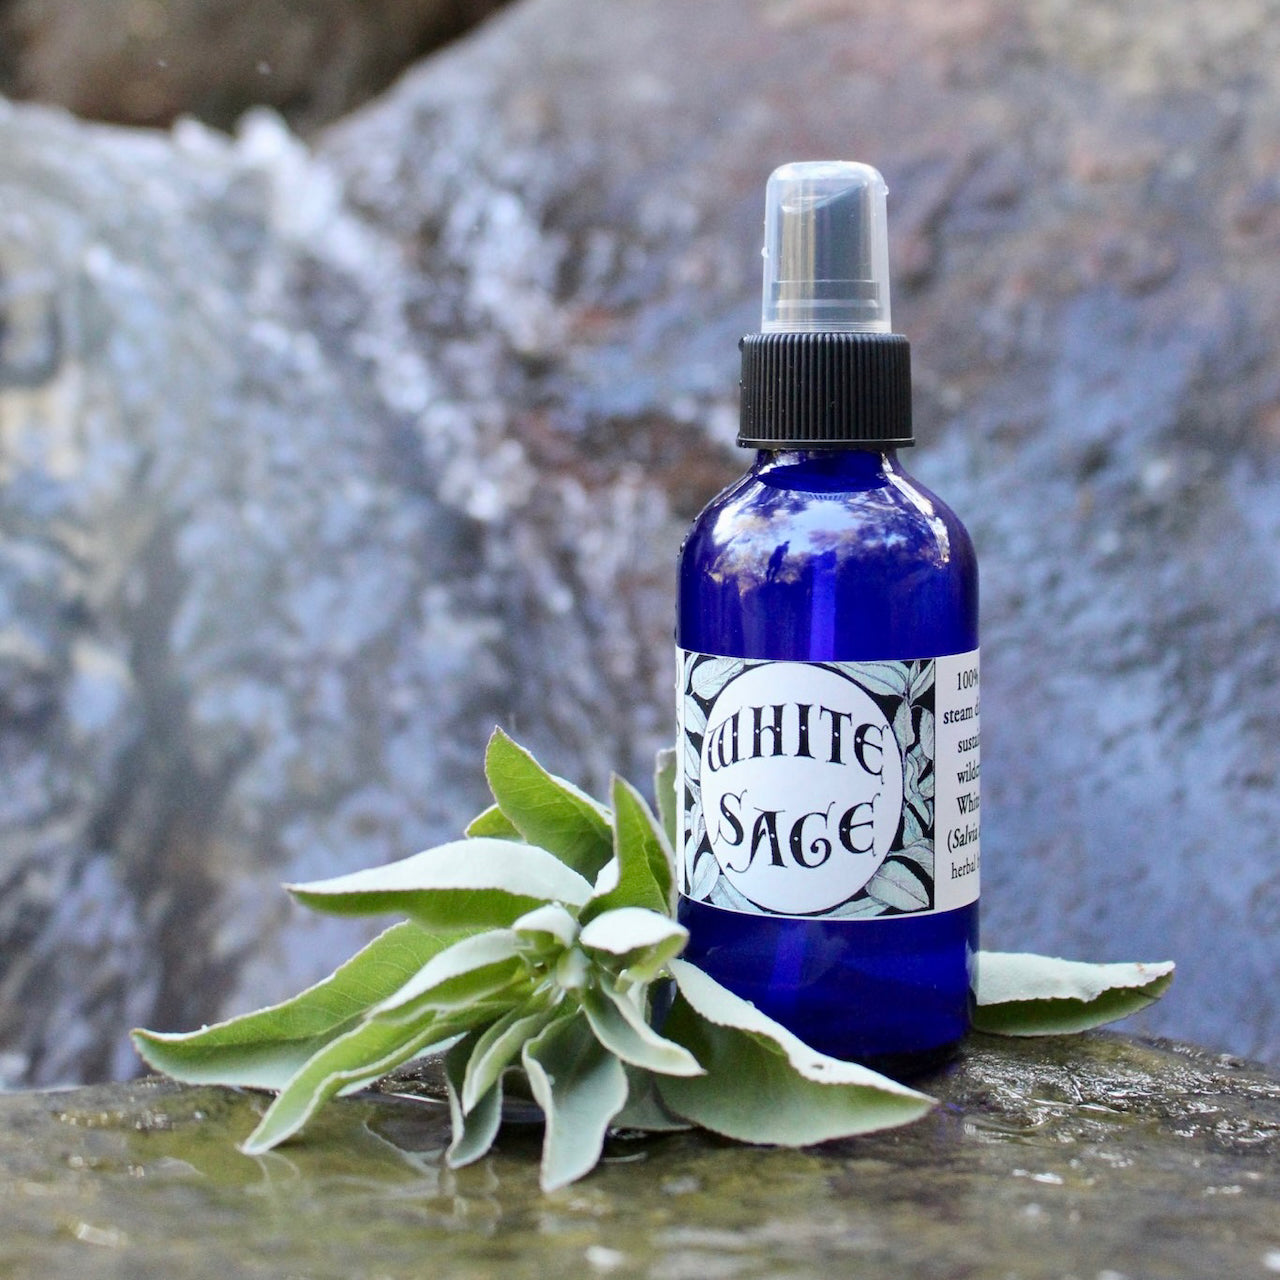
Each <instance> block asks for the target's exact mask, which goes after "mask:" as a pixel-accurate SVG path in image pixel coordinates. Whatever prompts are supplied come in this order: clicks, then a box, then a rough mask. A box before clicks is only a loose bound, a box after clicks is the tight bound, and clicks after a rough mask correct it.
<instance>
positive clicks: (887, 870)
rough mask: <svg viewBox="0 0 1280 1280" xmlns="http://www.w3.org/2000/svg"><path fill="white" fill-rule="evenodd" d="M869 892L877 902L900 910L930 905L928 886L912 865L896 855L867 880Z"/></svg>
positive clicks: (917, 908)
mask: <svg viewBox="0 0 1280 1280" xmlns="http://www.w3.org/2000/svg"><path fill="white" fill-rule="evenodd" d="M867 892H868V893H869V894H870V895H871V896H872V897H873V898H874V899H875V900H876V901H877V902H882V903H884V905H885V906H886V907H894V908H896V909H897V910H899V911H920V910H922V909H923V908H925V907H927V906H928V905H929V889H928V886H927V885H926V884H925V883H924V882H923V881H922V880H921V879H920V876H919V875H918V874H917V873H916V871H915V870H914V869H913V868H912V867H910V866H908V865H906V864H905V863H903V862H899V861H898V860H897V858H896V857H889V858H886V859H885V860H884V862H882V863H881V864H880V870H879V871H877V872H876V873H875V875H873V876H872V877H871V879H870V880H868V881H867Z"/></svg>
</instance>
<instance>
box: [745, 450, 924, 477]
mask: <svg viewBox="0 0 1280 1280" xmlns="http://www.w3.org/2000/svg"><path fill="white" fill-rule="evenodd" d="M751 470H752V472H753V474H755V475H758V476H762V477H763V476H768V475H770V474H773V473H777V472H781V471H792V470H794V471H798V472H804V473H805V474H806V475H810V476H813V477H815V478H817V477H821V476H830V477H831V478H832V479H834V480H840V481H845V482H854V483H857V482H858V481H866V482H874V481H876V480H878V479H883V478H884V477H885V476H887V475H900V474H902V466H901V464H900V463H899V461H898V451H897V449H879V448H876V447H874V446H870V445H869V446H851V447H846V448H843V449H757V450H756V457H755V462H754V463H753V464H752V466H751Z"/></svg>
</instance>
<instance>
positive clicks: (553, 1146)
mask: <svg viewBox="0 0 1280 1280" xmlns="http://www.w3.org/2000/svg"><path fill="white" fill-rule="evenodd" d="M521 1056H522V1061H523V1062H524V1068H525V1072H526V1074H527V1075H528V1077H529V1086H530V1088H531V1089H532V1090H533V1096H534V1099H535V1100H536V1101H537V1103H538V1105H539V1106H540V1107H541V1108H542V1112H543V1115H544V1116H545V1117H546V1122H547V1130H546V1135H545V1137H544V1138H543V1141H542V1189H543V1190H544V1191H554V1190H555V1189H556V1188H557V1187H563V1186H565V1185H566V1184H568V1183H570V1182H573V1181H574V1180H575V1179H577V1178H581V1177H582V1175H583V1174H585V1173H590V1171H591V1170H592V1169H593V1168H594V1167H595V1164H596V1161H597V1160H599V1159H600V1152H601V1150H602V1149H603V1147H604V1139H605V1134H606V1133H607V1132H608V1129H609V1124H610V1121H612V1120H613V1118H614V1116H616V1115H617V1114H618V1112H619V1111H621V1110H622V1108H623V1107H624V1106H625V1105H626V1101H627V1075H626V1072H625V1071H624V1070H623V1069H622V1063H621V1062H619V1061H618V1059H617V1058H615V1057H614V1056H613V1054H612V1053H610V1052H609V1051H608V1050H607V1049H606V1048H605V1047H604V1046H603V1045H602V1044H601V1043H600V1042H599V1041H598V1040H597V1039H596V1038H595V1035H594V1034H593V1033H592V1031H591V1028H590V1027H589V1026H588V1025H587V1021H586V1018H584V1017H583V1015H582V1014H581V1013H574V1014H571V1015H569V1016H567V1017H563V1018H559V1019H557V1020H556V1021H555V1022H553V1023H552V1024H551V1025H550V1026H549V1027H547V1028H546V1029H545V1030H544V1031H543V1032H542V1033H541V1034H540V1035H539V1036H538V1037H537V1038H536V1039H535V1040H531V1041H529V1042H527V1043H526V1044H525V1046H524V1052H523V1054H522V1055H521Z"/></svg>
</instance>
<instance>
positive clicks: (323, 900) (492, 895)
mask: <svg viewBox="0 0 1280 1280" xmlns="http://www.w3.org/2000/svg"><path fill="white" fill-rule="evenodd" d="M286 887H287V888H288V890H289V892H290V893H292V894H293V895H294V897H296V898H297V899H298V901H299V902H301V903H303V904H304V905H306V906H308V907H313V908H315V909H316V910H317V911H328V912H331V913H333V914H336V915H377V914H380V913H381V912H385V911H398V912H401V913H402V914H404V915H407V916H409V917H411V918H412V919H414V920H416V921H417V922H418V923H419V924H420V925H422V926H423V927H424V928H426V929H428V930H433V931H436V932H439V931H443V930H453V931H455V932H474V931H476V930H478V929H489V928H494V927H502V926H505V925H509V924H511V923H512V922H513V921H514V920H516V919H518V918H519V917H520V916H522V915H523V914H524V913H525V912H527V911H529V910H531V909H532V908H533V907H536V906H540V905H541V904H542V903H544V902H547V901H549V900H555V901H559V902H563V903H566V904H568V905H569V906H571V907H580V906H582V904H583V903H584V902H586V901H587V899H588V898H590V896H591V885H590V884H589V883H588V882H587V881H586V880H585V879H584V878H583V877H582V876H580V875H578V874H577V872H575V871H573V870H571V869H570V868H569V867H567V866H565V864H564V863H563V862H562V861H561V860H560V859H559V858H557V857H555V855H554V854H551V853H548V852H547V851H546V850H545V849H539V848H536V847H534V846H531V845H529V846H526V845H520V844H514V843H512V842H511V841H510V840H497V839H494V838H493V837H480V838H477V839H474V840H454V841H452V842H450V843H449V844H442V845H440V846H438V847H437V848H434V849H427V850H425V851H424V852H422V853H418V854H414V856H413V857H411V858H404V859H402V860H401V861H400V862H390V863H388V864H387V865H386V866H381V867H371V868H369V869H368V870H366V871H355V872H352V873H351V874H350V875H345V876H336V877H334V878H333V879H331V880H315V881H312V882H311V883H310V884H297V885H288V886H286Z"/></svg>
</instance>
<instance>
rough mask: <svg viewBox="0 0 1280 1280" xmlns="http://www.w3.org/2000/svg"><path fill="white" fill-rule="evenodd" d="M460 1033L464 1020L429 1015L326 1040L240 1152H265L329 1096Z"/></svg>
mask: <svg viewBox="0 0 1280 1280" xmlns="http://www.w3.org/2000/svg"><path fill="white" fill-rule="evenodd" d="M465 1030H466V1022H465V1020H463V1019H460V1018H457V1017H454V1018H449V1017H447V1016H446V1017H438V1016H437V1015H435V1014H431V1015H429V1016H428V1017H427V1018H426V1019H424V1020H423V1021H421V1022H416V1023H393V1022H386V1021H383V1020H380V1019H374V1018H370V1019H367V1020H365V1021H363V1022H361V1023H359V1024H358V1025H357V1026H355V1027H353V1028H352V1029H351V1030H350V1031H347V1032H345V1033H344V1034H342V1035H341V1036H338V1037H337V1038H336V1039H334V1040H331V1041H329V1043H328V1044H326V1045H325V1046H324V1047H323V1048H321V1049H320V1050H318V1051H317V1052H316V1053H315V1054H314V1055H313V1056H312V1057H311V1058H310V1059H309V1060H308V1061H307V1062H305V1063H304V1064H303V1065H302V1067H301V1068H299V1070H298V1071H297V1072H296V1073H295V1074H294V1075H293V1077H292V1078H291V1079H290V1080H289V1082H288V1084H286V1085H285V1087H284V1088H283V1089H282V1090H281V1091H280V1093H279V1095H278V1096H277V1097H276V1099H275V1101H274V1102H272V1104H271V1105H270V1106H269V1107H268V1108H267V1111H266V1114H265V1115H263V1117H262V1120H261V1121H260V1122H259V1124H258V1127H257V1128H256V1129H255V1130H254V1131H253V1132H252V1133H251V1134H250V1135H249V1137H248V1138H246V1139H245V1141H244V1142H243V1143H242V1144H241V1146H240V1150H241V1151H243V1152H244V1153H245V1154H246V1155H261V1154H262V1153H263V1152H264V1151H270V1150H271V1148H272V1147H274V1146H277V1145H278V1144H279V1143H281V1142H283V1141H284V1140H285V1139H286V1138H290V1137H292V1136H293V1135H294V1134H295V1133H297V1132H298V1130H299V1129H301V1128H302V1126H303V1125H305V1124H306V1123H307V1121H308V1120H309V1119H311V1117H312V1116H313V1115H314V1114H315V1112H316V1110H317V1109H318V1108H319V1107H320V1106H322V1105H323V1104H324V1103H325V1102H327V1101H328V1100H329V1099H330V1098H333V1097H335V1096H336V1095H338V1094H340V1093H353V1092H355V1091H356V1090H357V1089H363V1088H365V1087H366V1086H367V1085H370V1084H372V1083H373V1082H374V1081H375V1080H379V1079H381V1077H383V1076H384V1075H386V1074H387V1072H388V1071H391V1070H393V1069H394V1068H396V1067H398V1066H400V1064H401V1063H403V1062H408V1060H409V1059H410V1058H413V1057H416V1056H417V1055H418V1054H420V1053H423V1052H425V1051H427V1050H428V1049H431V1048H434V1047H436V1046H443V1045H444V1044H445V1042H447V1041H449V1040H452V1039H453V1038H454V1037H455V1036H456V1035H458V1034H459V1033H460V1032H462V1031H465Z"/></svg>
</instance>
